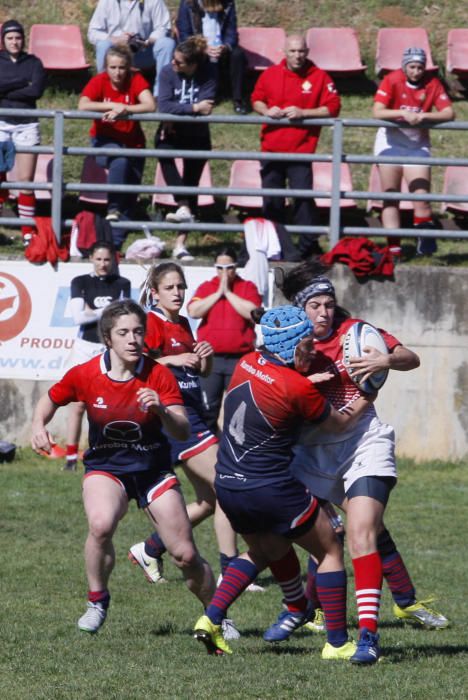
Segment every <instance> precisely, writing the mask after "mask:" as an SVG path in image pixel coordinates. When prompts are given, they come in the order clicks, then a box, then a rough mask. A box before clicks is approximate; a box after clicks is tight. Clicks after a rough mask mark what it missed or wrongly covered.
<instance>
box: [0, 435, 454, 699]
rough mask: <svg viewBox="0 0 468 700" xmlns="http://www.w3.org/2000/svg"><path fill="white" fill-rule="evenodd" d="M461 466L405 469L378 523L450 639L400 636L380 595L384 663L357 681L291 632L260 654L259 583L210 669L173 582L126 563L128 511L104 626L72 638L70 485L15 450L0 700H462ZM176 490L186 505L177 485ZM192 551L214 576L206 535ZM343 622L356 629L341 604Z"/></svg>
mask: <svg viewBox="0 0 468 700" xmlns="http://www.w3.org/2000/svg"><path fill="white" fill-rule="evenodd" d="M466 467H467V465H466V464H446V463H442V462H434V463H427V464H420V465H416V464H414V463H412V462H404V463H402V464H401V465H400V475H401V478H400V483H399V486H398V487H397V489H396V490H395V492H394V494H393V495H392V499H391V505H390V507H389V511H388V517H387V518H386V520H387V525H388V526H389V527H390V529H391V531H392V533H393V536H394V538H395V539H396V541H397V542H398V543H399V546H400V549H401V551H402V553H403V554H404V556H405V559H406V562H407V564H408V567H409V568H410V571H411V574H412V576H413V579H414V581H415V583H416V585H417V586H418V592H419V596H420V597H424V596H427V595H428V594H430V593H436V594H437V595H438V596H439V598H440V600H439V601H438V603H437V606H438V607H439V608H440V609H441V610H442V611H443V612H444V613H445V614H446V615H447V616H448V617H449V618H450V620H451V621H452V623H453V624H452V626H451V627H450V628H449V629H447V630H443V631H437V632H436V631H432V632H428V631H425V630H421V629H419V628H414V627H412V626H404V625H402V624H401V623H399V622H397V621H396V620H395V619H394V618H393V617H392V614H391V600H390V596H389V594H388V591H385V593H384V597H383V604H382V613H381V639H382V646H383V650H384V656H385V658H384V660H383V661H382V663H380V664H378V666H377V667H372V668H354V667H352V666H351V665H349V664H346V663H343V664H341V663H340V664H327V663H326V662H323V661H321V659H320V656H319V652H320V649H321V647H322V645H323V641H324V640H323V637H321V636H317V635H312V634H309V633H307V632H298V633H297V634H296V635H295V636H294V637H293V638H292V639H291V640H290V641H289V642H288V643H286V644H284V645H282V646H279V647H272V646H269V645H267V644H266V643H265V642H263V641H262V638H261V635H262V633H263V630H264V629H265V628H266V626H268V624H269V623H270V622H271V621H272V620H273V619H274V618H275V616H276V614H277V612H278V608H279V603H280V593H279V589H277V587H276V586H275V585H273V584H272V583H271V581H270V579H269V578H268V576H264V577H263V578H262V579H261V582H263V583H264V585H266V587H267V590H266V592H265V593H263V594H252V593H246V594H244V595H243V596H242V597H241V599H240V600H239V601H238V602H237V603H236V604H235V605H234V606H233V608H232V615H233V617H234V619H235V621H236V623H237V625H238V627H239V628H240V630H241V632H242V638H241V640H239V642H234V643H233V644H232V646H233V648H234V654H233V656H232V657H223V658H212V657H209V656H207V655H206V653H205V651H204V648H203V647H202V646H201V645H197V643H196V642H195V641H194V640H193V639H192V637H191V628H192V626H193V624H194V622H195V620H196V618H197V616H198V615H199V614H200V606H199V603H198V602H197V601H196V599H195V598H193V597H192V596H191V595H190V594H189V593H188V592H187V591H186V590H185V588H184V586H183V584H182V582H181V580H180V577H179V574H178V572H177V571H176V569H175V568H174V567H173V566H172V565H171V564H170V563H169V562H168V561H167V564H166V573H167V577H168V579H169V583H167V584H165V585H159V586H150V585H149V584H148V583H147V582H146V580H145V579H144V577H143V575H142V574H141V572H140V571H139V570H137V569H135V567H132V566H130V564H129V563H128V561H127V559H126V552H127V549H128V547H129V546H130V545H131V544H133V543H134V542H136V541H138V540H140V539H142V538H143V537H144V536H145V535H146V533H147V532H148V531H149V525H148V523H147V521H146V519H145V518H144V516H143V515H142V514H140V513H138V512H137V510H136V508H135V507H134V505H132V506H131V507H130V512H129V514H128V515H127V517H126V518H125V519H124V521H123V522H122V523H121V525H120V527H119V529H118V531H117V534H116V536H115V545H116V550H117V566H116V569H115V571H114V574H113V576H112V579H111V591H112V605H111V611H110V614H109V617H108V620H107V622H106V625H105V626H104V627H103V629H102V630H101V632H100V633H99V634H98V635H96V636H95V637H90V636H87V635H85V634H83V633H79V632H78V630H77V628H76V620H77V618H78V617H79V616H80V615H81V614H82V612H83V610H84V606H85V597H86V582H85V577H84V566H83V561H82V548H83V542H84V538H85V533H86V523H85V518H84V515H83V511H82V506H81V501H80V481H81V479H80V475H79V474H73V473H63V472H60V465H59V464H58V463H56V462H53V461H48V460H45V459H43V458H40V457H37V456H34V455H33V454H32V453H31V451H30V450H27V449H23V450H19V457H18V458H17V459H16V461H15V462H13V463H12V464H8V465H5V464H4V465H2V466H1V468H0V478H1V482H2V510H1V515H0V519H1V520H0V522H1V527H0V545H1V549H0V551H1V555H0V557H1V559H0V571H1V580H2V586H1V587H2V606H1V612H0V625H1V626H0V629H1V633H0V634H1V637H2V653H1V655H0V697H2V698H4V699H5V700H42V699H44V700H45V699H46V698H47V700H50V699H51V698H53V699H54V700H55V699H56V700H61V699H62V698H63V699H64V700H65V699H66V700H69V699H70V698H73V699H75V698H80V699H81V698H86V699H88V698H89V699H90V700H91V699H92V700H100V699H101V698H102V699H103V700H104V699H105V700H111V699H112V700H114V699H119V700H120V699H122V700H127V699H133V698H152V699H154V698H171V699H172V698H182V699H185V698H187V699H188V698H198V697H200V698H202V697H203V698H216V697H225V698H229V699H231V698H232V699H241V698H258V699H263V698H265V699H266V698H310V697H315V698H318V699H319V700H320V699H322V698H327V699H328V698H334V697H336V698H346V699H352V698H359V699H361V698H371V697H372V698H375V697H379V698H383V699H385V700H386V699H393V698H395V700H396V699H397V698H398V699H399V700H402V699H403V700H406V699H407V698H408V699H410V698H411V699H413V698H414V699H416V698H417V699H419V698H420V699H421V700H423V699H424V700H431V699H432V698H433V699H434V700H436V699H437V700H439V698H441V697H442V698H454V699H456V700H459V699H461V698H465V697H466V689H467V687H468V671H467V668H468V653H467V652H468V632H467V628H468V619H467V615H466V576H467V565H466V557H464V555H463V546H464V545H463V541H464V536H465V534H464V531H465V526H466V518H465V517H464V509H466V493H467V488H468V480H467V471H466ZM184 489H187V493H189V487H188V486H187V484H186V482H185V481H184ZM465 512H466V510H465ZM196 540H197V543H198V546H199V548H200V550H201V552H202V553H203V554H204V555H205V556H206V557H207V558H208V559H209V561H210V562H211V564H212V566H213V567H214V569H215V571H216V572H217V571H218V563H217V554H216V547H215V542H214V536H213V532H212V525H211V523H210V522H207V523H204V524H203V525H202V526H200V527H199V528H198V529H197V530H196ZM166 560H167V557H166ZM348 570H349V567H348ZM349 573H350V572H349ZM349 588H350V589H351V591H352V588H353V582H352V579H350V586H349ZM349 614H350V627H351V629H353V628H354V627H355V625H356V612H355V606H354V601H353V600H352V596H350V610H349Z"/></svg>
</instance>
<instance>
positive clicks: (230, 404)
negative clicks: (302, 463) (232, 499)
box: [216, 352, 330, 490]
mask: <svg viewBox="0 0 468 700" xmlns="http://www.w3.org/2000/svg"><path fill="white" fill-rule="evenodd" d="M329 413H330V406H329V404H328V402H327V401H326V399H325V398H324V397H323V396H322V395H321V394H320V393H319V391H318V390H317V389H316V387H314V385H313V384H312V383H311V382H310V381H309V380H308V379H306V378H305V377H303V376H301V375H300V374H299V373H298V372H296V371H295V370H292V369H290V368H289V367H286V366H285V365H284V364H283V363H281V362H279V361H276V360H275V358H273V357H272V356H270V355H267V354H265V353H260V352H253V353H249V354H248V355H245V356H244V357H243V358H242V359H241V360H239V362H238V363H237V365H236V369H235V370H234V373H233V375H232V379H231V383H230V384H229V388H228V392H227V394H226V398H225V402H224V426H223V436H222V438H221V443H220V448H219V451H218V464H217V465H216V472H217V474H216V483H218V484H220V485H222V486H223V487H224V488H227V489H231V490H242V489H251V488H259V487H261V486H262V485H265V484H271V483H272V482H281V481H283V480H288V479H290V478H291V477H290V474H289V471H288V468H289V464H290V461H291V457H292V450H291V448H292V445H293V444H294V442H295V441H296V439H297V436H298V432H299V428H300V426H301V423H302V421H303V420H306V421H312V422H316V423H318V422H321V421H323V420H325V419H326V418H327V417H328V415H329Z"/></svg>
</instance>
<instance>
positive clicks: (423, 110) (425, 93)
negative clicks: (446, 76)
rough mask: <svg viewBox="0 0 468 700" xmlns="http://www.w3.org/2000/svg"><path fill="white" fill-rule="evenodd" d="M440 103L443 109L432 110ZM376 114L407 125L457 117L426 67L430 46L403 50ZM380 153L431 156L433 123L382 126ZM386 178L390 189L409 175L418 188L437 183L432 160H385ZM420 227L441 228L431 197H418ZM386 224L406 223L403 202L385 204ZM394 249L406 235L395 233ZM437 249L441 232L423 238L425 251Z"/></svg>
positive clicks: (419, 247) (424, 191)
mask: <svg viewBox="0 0 468 700" xmlns="http://www.w3.org/2000/svg"><path fill="white" fill-rule="evenodd" d="M433 107H435V108H436V110H437V112H434V113H433V112H431V110H432V108H433ZM373 115H374V117H375V118H376V119H389V120H392V121H395V122H397V123H398V124H400V125H403V124H404V123H405V122H406V124H409V125H411V126H415V125H417V124H422V123H425V124H437V123H439V122H444V121H449V120H451V119H454V118H455V113H454V111H453V108H452V103H451V102H450V100H449V98H448V96H447V93H446V92H445V90H444V87H443V85H442V83H441V82H440V80H438V79H437V78H433V77H431V76H430V75H428V74H427V73H426V52H425V51H424V50H423V49H418V48H409V49H406V50H405V51H404V53H403V57H402V63H401V69H398V70H395V71H392V72H391V73H389V74H388V75H386V76H385V78H384V79H383V81H382V82H381V83H380V85H379V87H378V90H377V92H376V95H375V97H374V108H373ZM374 155H376V156H410V157H413V158H414V157H418V158H428V157H429V156H430V155H431V151H430V140H429V131H428V130H427V129H411V128H410V129H407V128H406V129H405V128H402V126H399V127H381V128H380V129H379V130H378V131H377V136H376V139H375V146H374ZM379 172H380V181H381V184H382V190H383V191H384V192H399V191H400V189H401V179H402V177H404V178H405V180H406V182H407V184H408V189H409V191H410V192H411V193H413V194H428V193H429V192H430V189H431V170H430V166H429V165H390V164H387V165H383V164H380V165H379ZM413 206H414V218H413V221H414V225H415V227H416V228H418V227H419V228H435V226H434V222H433V220H432V210H431V204H430V202H413ZM382 224H383V226H384V228H399V227H400V212H399V208H398V202H396V201H394V200H393V201H391V202H390V201H386V202H384V204H383V209H382ZM390 245H391V250H392V252H393V253H395V254H400V253H401V247H400V239H399V238H392V239H391V241H390ZM436 250H437V241H436V239H435V238H419V239H418V245H417V252H418V254H419V255H432V254H433V253H435V252H436Z"/></svg>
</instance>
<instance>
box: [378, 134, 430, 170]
mask: <svg viewBox="0 0 468 700" xmlns="http://www.w3.org/2000/svg"><path fill="white" fill-rule="evenodd" d="M406 132H410V130H409V129H387V128H386V127H381V128H380V129H379V130H378V131H377V135H376V137H375V143H374V155H375V156H395V157H396V156H398V157H402V158H404V157H407V158H429V157H430V155H431V150H430V143H429V138H428V137H426V136H425V135H423V134H422V135H421V137H420V138H416V139H412V138H409V137H408V135H407V134H406ZM412 134H414V135H418V136H419V134H418V132H416V131H415V130H414V129H413V130H412ZM405 167H407V168H411V167H416V168H417V167H420V166H417V165H416V166H412V165H405Z"/></svg>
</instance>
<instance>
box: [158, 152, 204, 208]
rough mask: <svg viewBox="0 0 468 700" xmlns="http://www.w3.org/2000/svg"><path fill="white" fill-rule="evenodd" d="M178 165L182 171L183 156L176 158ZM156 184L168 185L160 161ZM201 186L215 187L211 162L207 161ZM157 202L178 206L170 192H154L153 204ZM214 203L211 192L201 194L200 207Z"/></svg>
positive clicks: (167, 205)
mask: <svg viewBox="0 0 468 700" xmlns="http://www.w3.org/2000/svg"><path fill="white" fill-rule="evenodd" d="M175 163H176V167H177V170H178V171H179V173H181V172H182V158H176V159H175ZM154 184H155V186H156V187H167V185H166V180H165V179H164V175H163V173H162V170H161V166H160V164H159V163H158V164H157V166H156V172H155V174H154ZM199 187H213V184H212V182H211V169H210V164H209V162H207V163H206V164H205V167H204V168H203V172H202V175H201V178H200V183H199ZM156 204H158V205H160V206H164V207H176V206H177V203H176V201H175V199H174V197H173V196H172V194H170V193H167V194H166V193H165V192H159V193H158V192H156V193H155V194H153V206H155V205H156ZM213 204H214V198H213V196H212V195H211V194H201V195H199V196H198V206H199V207H211V206H213Z"/></svg>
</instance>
